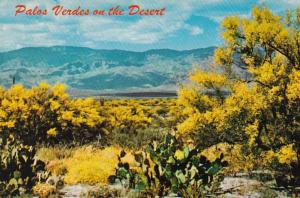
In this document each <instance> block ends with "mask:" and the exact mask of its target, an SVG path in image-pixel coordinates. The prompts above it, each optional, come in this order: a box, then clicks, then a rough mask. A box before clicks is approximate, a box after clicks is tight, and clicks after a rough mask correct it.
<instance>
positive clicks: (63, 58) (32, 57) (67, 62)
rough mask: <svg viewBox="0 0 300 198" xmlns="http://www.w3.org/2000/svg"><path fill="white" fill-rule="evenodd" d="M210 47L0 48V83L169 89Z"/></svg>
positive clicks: (205, 59)
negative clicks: (133, 50) (3, 49)
mask: <svg viewBox="0 0 300 198" xmlns="http://www.w3.org/2000/svg"><path fill="white" fill-rule="evenodd" d="M214 49H215V48H213V47H210V48H202V49H195V50H188V51H176V50H169V49H159V50H149V51H146V52H131V51H123V50H94V49H89V48H82V47H62V46H56V47H36V48H23V49H19V50H15V51H10V52H3V53H0V84H1V85H2V86H5V87H9V86H11V83H12V77H13V76H15V78H16V82H17V83H23V84H24V85H25V86H28V87H30V86H32V85H36V84H38V83H39V82H41V81H46V82H49V83H56V82H61V83H65V84H67V85H68V86H69V87H70V88H72V89H74V90H94V91H130V90H138V89H142V90H144V91H145V90H146V89H151V90H156V89H157V90H158V89H159V90H163V89H166V90H170V89H175V88H176V84H177V82H178V81H179V80H182V79H184V78H185V76H186V74H187V72H188V71H189V70H190V68H191V67H192V65H194V64H197V65H202V66H205V65H207V64H208V62H209V61H210V57H211V56H212V54H213V51H214Z"/></svg>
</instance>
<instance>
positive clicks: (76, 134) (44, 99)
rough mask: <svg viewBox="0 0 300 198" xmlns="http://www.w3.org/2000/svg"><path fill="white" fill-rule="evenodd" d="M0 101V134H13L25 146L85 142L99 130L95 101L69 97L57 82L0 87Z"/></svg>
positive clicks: (101, 120)
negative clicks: (25, 86)
mask: <svg viewBox="0 0 300 198" xmlns="http://www.w3.org/2000/svg"><path fill="white" fill-rule="evenodd" d="M0 104H1V105H0V131H1V136H5V135H6V136H7V134H11V133H13V134H14V136H15V137H16V138H18V139H20V140H22V142H23V143H24V144H26V145H35V144H36V143H41V142H45V143H52V144H53V143H58V142H72V141H76V142H82V141H88V140H91V139H93V138H94V137H95V136H96V135H98V134H101V133H102V132H103V131H101V124H102V122H103V118H102V117H101V116H100V114H99V112H98V111H97V105H98V102H96V101H95V100H93V99H91V98H86V99H71V98H70V97H69V95H68V94H67V93H66V92H65V87H64V86H63V85H60V84H57V85H55V86H53V87H50V86H49V85H47V84H45V83H41V84H40V85H39V86H38V87H32V88H31V89H25V88H24V87H23V86H22V85H14V86H12V87H11V88H10V89H8V90H5V89H1V90H0Z"/></svg>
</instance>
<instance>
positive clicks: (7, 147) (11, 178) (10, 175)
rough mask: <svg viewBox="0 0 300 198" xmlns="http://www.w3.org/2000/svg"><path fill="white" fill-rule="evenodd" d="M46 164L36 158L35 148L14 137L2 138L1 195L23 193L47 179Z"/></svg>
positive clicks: (0, 162)
mask: <svg viewBox="0 0 300 198" xmlns="http://www.w3.org/2000/svg"><path fill="white" fill-rule="evenodd" d="M44 167H45V164H44V163H43V162H42V161H40V160H37V159H35V149H34V147H32V146H26V145H23V144H22V143H20V142H19V141H18V140H16V139H14V137H13V136H9V137H8V138H5V139H4V138H3V137H2V138H0V197H10V196H16V195H22V194H25V193H28V192H30V191H31V188H32V187H33V186H34V185H35V184H36V183H37V182H39V181H45V180H46V179H47V176H48V175H47V173H46V172H44Z"/></svg>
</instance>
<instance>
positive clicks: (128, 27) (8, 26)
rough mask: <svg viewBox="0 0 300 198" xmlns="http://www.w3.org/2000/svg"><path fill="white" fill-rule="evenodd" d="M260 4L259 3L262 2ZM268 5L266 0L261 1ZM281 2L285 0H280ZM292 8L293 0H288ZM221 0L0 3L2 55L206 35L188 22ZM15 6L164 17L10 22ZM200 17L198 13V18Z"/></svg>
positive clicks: (19, 19) (50, 18)
mask: <svg viewBox="0 0 300 198" xmlns="http://www.w3.org/2000/svg"><path fill="white" fill-rule="evenodd" d="M260 1H262V0H260ZM264 1H269V0H264ZM280 1H282V2H283V0H280ZM287 1H288V2H289V3H290V4H291V3H295V2H296V0H287ZM220 2H222V0H209V1H206V0H143V1H140V0H126V1H124V0H122V1H120V0H97V1H95V0H84V1H83V0H23V1H20V0H2V1H0V30H1V31H0V38H1V40H2V41H1V45H0V51H3V50H10V49H15V48H19V47H24V46H42V45H47V46H49V45H64V44H66V45H73V44H76V45H84V46H88V47H95V43H97V42H102V41H105V42H120V43H130V44H155V43H158V42H160V41H162V40H163V39H165V38H167V37H168V36H169V35H173V34H174V33H175V32H176V31H178V30H181V29H184V30H187V31H189V33H190V35H193V36H197V35H200V34H203V33H204V31H205V30H203V29H202V27H199V26H194V25H193V26H192V25H189V24H187V23H186V21H187V19H189V18H190V16H191V15H193V14H195V13H197V10H200V9H202V10H205V9H206V7H207V6H211V5H218V3H220ZM17 4H24V5H26V6H28V7H31V8H34V7H35V6H36V5H39V7H40V8H42V9H44V8H47V9H48V10H49V11H50V10H51V8H52V7H53V6H54V5H57V4H60V5H63V6H64V7H65V8H73V9H74V8H77V7H78V6H81V7H82V8H89V9H91V10H93V9H95V8H97V9H104V8H107V7H110V6H113V5H114V6H116V5H120V6H121V7H124V8H126V7H127V6H128V5H131V4H139V5H140V6H141V7H142V8H162V7H166V8H167V11H166V15H165V16H162V17H135V18H134V19H128V18H129V17H125V18H124V17H108V16H87V17H76V16H74V17H62V16H60V17H55V16H53V15H52V14H49V15H48V16H44V17H26V16H17V17H14V10H15V6H16V5H17ZM200 14H201V13H200ZM225 15H226V10H225V12H224V10H223V14H221V15H215V14H209V16H208V17H210V18H211V19H213V20H215V21H217V22H219V21H220V20H221V19H223V18H224V16H225Z"/></svg>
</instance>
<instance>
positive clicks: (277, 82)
mask: <svg viewBox="0 0 300 198" xmlns="http://www.w3.org/2000/svg"><path fill="white" fill-rule="evenodd" d="M222 28H223V30H224V31H223V34H222V36H223V39H224V45H223V46H222V47H219V48H218V49H217V50H216V51H215V62H216V65H218V66H215V67H212V68H210V70H208V71H202V70H197V71H194V72H192V73H191V75H190V79H191V82H192V85H189V86H185V87H183V88H182V89H181V90H180V91H179V100H178V103H179V105H180V106H181V108H182V111H181V112H182V113H181V116H180V119H181V122H180V124H179V125H178V126H177V128H178V131H179V134H180V135H183V136H189V137H190V136H192V137H193V139H196V140H197V141H198V142H197V143H199V144H200V146H204V147H207V146H211V145H214V144H216V143H219V142H227V143H230V144H242V145H245V148H246V147H247V148H248V152H251V153H254V154H255V155H259V156H261V155H262V154H263V153H264V154H265V155H271V154H272V155H273V156H276V157H277V158H278V160H279V162H281V163H289V164H291V163H292V164H293V166H298V168H299V163H300V125H299V124H300V31H299V30H300V9H298V10H296V11H289V12H287V14H286V16H284V17H281V16H275V15H274V14H272V13H271V12H270V11H269V9H268V8H265V7H263V8H258V7H254V8H253V10H252V16H251V17H250V18H240V17H236V16H233V17H228V18H226V19H225V20H224V21H223V23H222ZM241 74H243V75H241ZM208 93H209V94H208ZM225 93H226V94H225ZM265 157H266V156H265ZM297 164H298V165H297ZM299 177H300V176H299Z"/></svg>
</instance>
